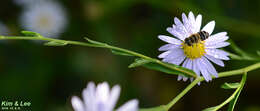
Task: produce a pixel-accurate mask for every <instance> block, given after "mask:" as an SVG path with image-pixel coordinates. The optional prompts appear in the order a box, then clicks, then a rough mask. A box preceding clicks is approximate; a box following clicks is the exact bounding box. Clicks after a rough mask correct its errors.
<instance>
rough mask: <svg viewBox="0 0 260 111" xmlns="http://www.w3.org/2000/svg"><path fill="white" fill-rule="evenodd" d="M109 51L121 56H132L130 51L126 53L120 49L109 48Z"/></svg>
mask: <svg viewBox="0 0 260 111" xmlns="http://www.w3.org/2000/svg"><path fill="white" fill-rule="evenodd" d="M111 52H112V53H113V54H115V55H122V56H134V55H132V54H130V53H126V52H122V51H118V50H113V49H111Z"/></svg>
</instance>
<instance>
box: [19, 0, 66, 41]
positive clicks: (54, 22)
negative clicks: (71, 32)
mask: <svg viewBox="0 0 260 111" xmlns="http://www.w3.org/2000/svg"><path fill="white" fill-rule="evenodd" d="M20 21H21V24H22V26H23V27H24V28H25V30H29V31H34V32H38V33H40V34H42V35H43V36H48V37H56V36H58V35H59V34H60V33H62V32H63V31H64V30H65V27H66V25H67V17H66V14H65V12H64V9H63V7H62V6H61V5H60V4H58V3H56V2H50V1H48V2H47V1H44V2H35V3H34V4H31V5H29V6H27V7H26V9H25V11H24V12H23V14H22V16H21V20H20Z"/></svg>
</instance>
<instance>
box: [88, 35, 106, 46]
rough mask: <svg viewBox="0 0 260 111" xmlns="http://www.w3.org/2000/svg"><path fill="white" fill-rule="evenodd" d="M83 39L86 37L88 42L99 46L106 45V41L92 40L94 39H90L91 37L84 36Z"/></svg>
mask: <svg viewBox="0 0 260 111" xmlns="http://www.w3.org/2000/svg"><path fill="white" fill-rule="evenodd" d="M84 39H86V40H87V41H88V42H89V43H92V44H95V45H99V46H106V45H107V44H106V43H102V42H98V41H94V40H91V39H89V38H87V37H85V38H84Z"/></svg>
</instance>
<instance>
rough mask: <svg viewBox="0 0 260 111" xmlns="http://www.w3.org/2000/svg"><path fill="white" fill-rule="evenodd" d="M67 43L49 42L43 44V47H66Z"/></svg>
mask: <svg viewBox="0 0 260 111" xmlns="http://www.w3.org/2000/svg"><path fill="white" fill-rule="evenodd" d="M67 44H68V43H67V42H61V41H50V42H47V43H44V45H46V46H65V45H67Z"/></svg>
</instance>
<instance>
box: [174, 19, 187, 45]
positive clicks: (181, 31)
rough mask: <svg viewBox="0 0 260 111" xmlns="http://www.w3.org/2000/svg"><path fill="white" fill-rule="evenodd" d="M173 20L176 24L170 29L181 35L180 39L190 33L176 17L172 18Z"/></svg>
mask: <svg viewBox="0 0 260 111" xmlns="http://www.w3.org/2000/svg"><path fill="white" fill-rule="evenodd" d="M174 22H175V24H176V25H173V26H172V29H173V30H175V31H176V32H178V33H179V34H180V35H181V38H180V39H181V40H183V39H184V38H186V37H188V36H189V35H190V34H189V33H188V32H187V30H186V27H185V26H184V25H183V24H182V23H181V21H180V20H179V19H178V18H176V17H175V18H174Z"/></svg>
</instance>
